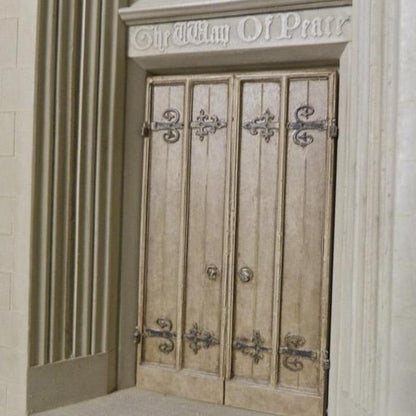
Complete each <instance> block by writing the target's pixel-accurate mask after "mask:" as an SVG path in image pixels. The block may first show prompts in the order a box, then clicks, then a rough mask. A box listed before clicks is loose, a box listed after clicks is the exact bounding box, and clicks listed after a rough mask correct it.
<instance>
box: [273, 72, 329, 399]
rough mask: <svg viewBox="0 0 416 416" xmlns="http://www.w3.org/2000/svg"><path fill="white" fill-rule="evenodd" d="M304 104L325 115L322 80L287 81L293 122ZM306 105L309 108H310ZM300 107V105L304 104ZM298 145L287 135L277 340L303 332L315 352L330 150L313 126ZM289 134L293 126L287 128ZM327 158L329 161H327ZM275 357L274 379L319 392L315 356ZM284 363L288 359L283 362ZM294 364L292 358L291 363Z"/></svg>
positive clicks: (322, 133) (317, 115) (307, 345)
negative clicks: (276, 370) (305, 141)
mask: <svg viewBox="0 0 416 416" xmlns="http://www.w3.org/2000/svg"><path fill="white" fill-rule="evenodd" d="M304 105H306V106H310V107H309V108H310V110H309V111H310V112H311V115H310V116H309V119H310V120H326V119H327V118H328V81H327V80H316V81H315V80H291V81H290V84H289V104H288V109H289V121H290V122H291V123H294V122H295V121H296V120H295V114H296V111H297V109H298V108H300V107H301V106H304ZM312 108H313V109H314V110H315V113H314V114H312ZM305 111H306V110H305ZM309 133H310V134H311V136H310V138H309V140H308V141H311V140H312V136H313V142H311V143H310V144H308V145H306V146H304V147H302V146H300V145H298V144H296V143H295V141H294V140H293V139H292V140H288V151H287V168H286V169H287V174H286V198H285V237H284V239H285V243H284V265H283V287H282V311H281V339H280V342H281V345H284V344H285V337H286V336H287V335H288V334H292V335H299V336H301V337H303V338H304V340H305V344H304V345H303V346H302V349H306V350H314V351H317V354H320V351H321V349H325V346H321V334H322V331H323V330H324V331H325V330H326V329H325V328H322V311H321V309H322V304H321V299H322V296H323V295H324V293H323V292H322V289H323V288H322V284H323V281H324V275H325V273H324V264H323V258H324V250H325V247H324V240H325V237H326V235H325V228H326V223H327V221H328V220H329V219H328V218H327V215H326V201H327V196H328V195H327V193H328V192H329V191H330V189H329V188H328V184H327V172H328V166H327V159H328V156H329V155H328V152H331V149H330V146H328V143H330V141H327V140H326V138H327V133H326V132H325V131H319V130H318V131H313V132H309ZM291 134H292V135H293V132H290V133H289V139H290V135H291ZM331 163H332V162H331ZM290 361H291V360H289V365H284V364H285V360H282V361H281V363H280V364H281V365H280V377H279V385H281V386H285V387H294V388H296V389H305V390H310V391H311V392H314V393H318V394H319V393H321V394H322V393H323V392H322V390H321V389H322V386H321V380H320V378H321V376H322V375H323V374H322V371H321V365H320V360H315V361H312V360H308V359H305V360H302V361H299V365H303V369H302V370H300V371H292V368H291V365H290ZM286 364H288V363H286ZM292 364H293V365H294V366H295V367H296V363H295V362H294V361H293V363H292Z"/></svg>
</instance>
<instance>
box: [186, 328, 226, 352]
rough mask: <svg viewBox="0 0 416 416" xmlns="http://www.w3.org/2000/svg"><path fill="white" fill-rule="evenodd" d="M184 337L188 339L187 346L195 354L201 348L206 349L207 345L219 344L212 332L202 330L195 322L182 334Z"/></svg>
mask: <svg viewBox="0 0 416 416" xmlns="http://www.w3.org/2000/svg"><path fill="white" fill-rule="evenodd" d="M184 338H185V339H187V340H188V341H189V348H191V350H192V351H193V352H194V353H195V354H198V351H199V350H200V349H202V348H204V349H208V348H209V347H212V346H214V345H219V343H220V342H219V341H218V339H217V338H215V336H214V334H213V333H212V332H210V331H206V330H205V331H204V330H203V329H201V328H200V327H199V325H198V324H197V323H194V324H193V325H192V328H191V329H190V330H189V332H188V333H187V334H184Z"/></svg>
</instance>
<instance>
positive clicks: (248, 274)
mask: <svg viewBox="0 0 416 416" xmlns="http://www.w3.org/2000/svg"><path fill="white" fill-rule="evenodd" d="M238 277H239V278H240V280H241V281H242V282H243V283H248V282H249V281H250V280H251V279H253V277H254V273H253V270H251V269H250V267H242V268H241V269H240V270H239V272H238Z"/></svg>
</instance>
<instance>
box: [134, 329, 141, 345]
mask: <svg viewBox="0 0 416 416" xmlns="http://www.w3.org/2000/svg"><path fill="white" fill-rule="evenodd" d="M141 340H142V334H141V333H140V330H139V327H138V326H136V328H135V329H134V331H133V342H134V343H135V344H140V342H141Z"/></svg>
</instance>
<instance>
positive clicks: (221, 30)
mask: <svg viewBox="0 0 416 416" xmlns="http://www.w3.org/2000/svg"><path fill="white" fill-rule="evenodd" d="M229 41H230V26H228V25H224V26H214V27H213V28H212V32H211V38H210V42H211V43H213V44H216V45H222V46H227V44H228V42H229Z"/></svg>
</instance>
